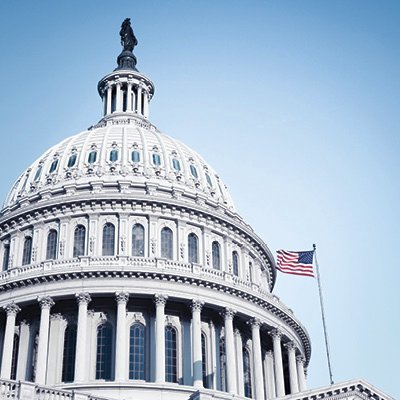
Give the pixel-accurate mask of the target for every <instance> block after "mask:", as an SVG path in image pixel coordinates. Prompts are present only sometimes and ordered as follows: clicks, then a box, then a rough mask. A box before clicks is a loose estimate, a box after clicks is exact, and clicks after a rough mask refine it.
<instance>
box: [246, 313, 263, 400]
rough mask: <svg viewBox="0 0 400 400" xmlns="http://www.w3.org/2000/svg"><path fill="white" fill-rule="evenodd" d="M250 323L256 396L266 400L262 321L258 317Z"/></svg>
mask: <svg viewBox="0 0 400 400" xmlns="http://www.w3.org/2000/svg"><path fill="white" fill-rule="evenodd" d="M248 323H249V325H250V326H251V341H252V344H253V365H254V368H253V370H254V389H255V390H254V394H255V397H254V398H255V399H256V400H264V377H263V366H262V357H261V339H260V326H261V321H260V320H259V319H257V318H252V319H251V320H250V321H249V322H248Z"/></svg>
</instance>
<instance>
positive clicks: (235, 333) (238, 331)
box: [233, 328, 242, 336]
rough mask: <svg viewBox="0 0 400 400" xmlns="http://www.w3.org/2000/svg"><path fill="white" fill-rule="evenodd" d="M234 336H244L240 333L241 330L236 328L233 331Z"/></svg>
mask: <svg viewBox="0 0 400 400" xmlns="http://www.w3.org/2000/svg"><path fill="white" fill-rule="evenodd" d="M233 334H234V335H235V336H242V334H241V333H240V330H239V329H238V328H235V329H234V330H233Z"/></svg>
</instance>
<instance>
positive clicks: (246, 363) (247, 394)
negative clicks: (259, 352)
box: [243, 349, 251, 398]
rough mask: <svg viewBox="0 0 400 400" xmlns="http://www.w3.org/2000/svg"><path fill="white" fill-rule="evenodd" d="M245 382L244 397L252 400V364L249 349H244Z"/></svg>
mask: <svg viewBox="0 0 400 400" xmlns="http://www.w3.org/2000/svg"><path fill="white" fill-rule="evenodd" d="M243 380H244V395H245V397H249V398H251V364H250V353H249V351H248V350H247V349H243Z"/></svg>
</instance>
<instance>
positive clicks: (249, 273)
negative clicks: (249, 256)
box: [247, 261, 253, 282]
mask: <svg viewBox="0 0 400 400" xmlns="http://www.w3.org/2000/svg"><path fill="white" fill-rule="evenodd" d="M252 276H253V263H252V262H251V261H249V272H248V274H247V280H248V281H249V282H251V281H252V279H253V278H252Z"/></svg>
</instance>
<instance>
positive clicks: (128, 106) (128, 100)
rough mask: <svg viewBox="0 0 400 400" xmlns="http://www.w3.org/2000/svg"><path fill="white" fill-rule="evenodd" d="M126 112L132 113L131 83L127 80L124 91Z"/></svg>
mask: <svg viewBox="0 0 400 400" xmlns="http://www.w3.org/2000/svg"><path fill="white" fill-rule="evenodd" d="M126 111H128V112H131V111H132V81H129V80H128V85H127V89H126Z"/></svg>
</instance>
